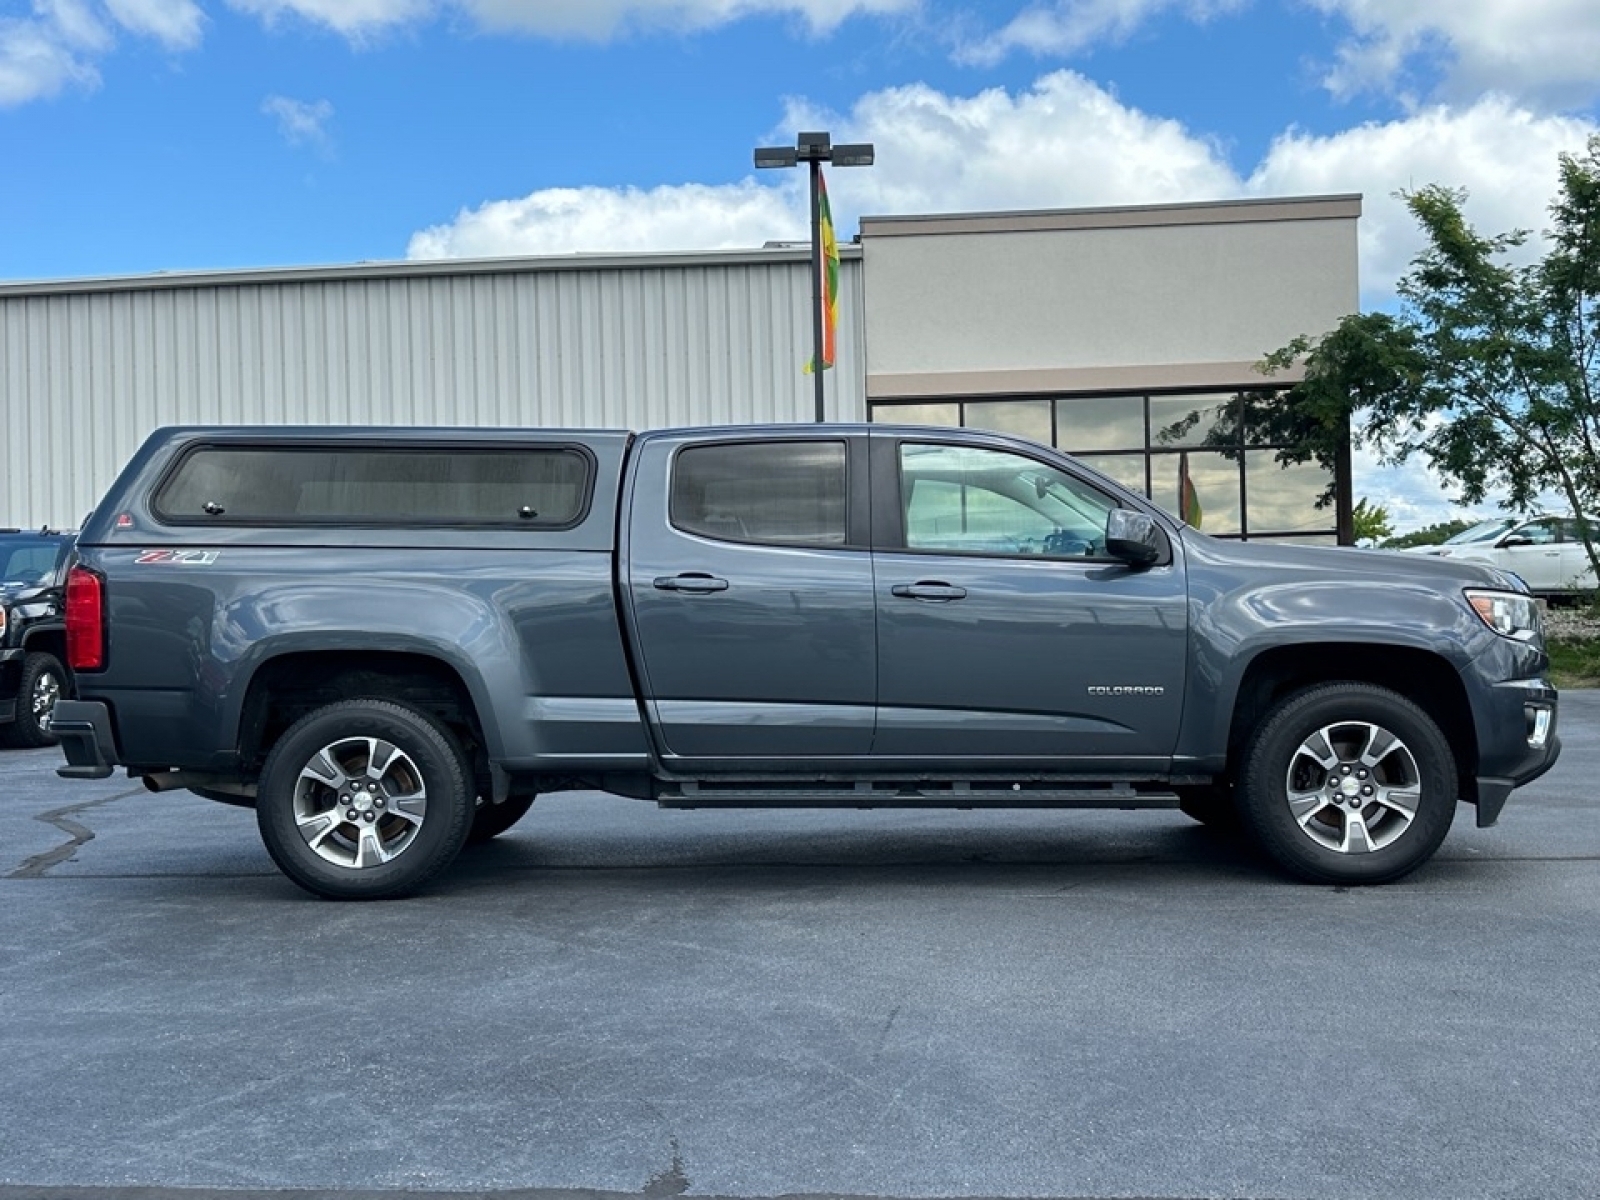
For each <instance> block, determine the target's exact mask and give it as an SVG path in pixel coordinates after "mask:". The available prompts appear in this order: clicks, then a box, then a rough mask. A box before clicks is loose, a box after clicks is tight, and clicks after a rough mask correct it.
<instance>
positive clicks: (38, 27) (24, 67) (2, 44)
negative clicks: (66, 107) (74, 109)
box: [0, 20, 100, 108]
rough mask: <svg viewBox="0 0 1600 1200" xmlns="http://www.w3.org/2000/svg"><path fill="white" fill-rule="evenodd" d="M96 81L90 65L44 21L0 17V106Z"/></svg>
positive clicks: (96, 72)
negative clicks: (1, 18)
mask: <svg viewBox="0 0 1600 1200" xmlns="http://www.w3.org/2000/svg"><path fill="white" fill-rule="evenodd" d="M99 82H100V73H99V72H98V71H96V70H95V69H94V66H93V64H91V63H90V62H88V61H87V60H86V59H84V58H83V57H82V56H81V55H79V54H78V53H77V52H76V50H75V49H74V47H73V46H72V45H71V44H69V43H68V41H67V40H66V39H65V38H64V37H62V36H61V34H60V32H59V31H58V30H56V29H55V28H53V27H52V26H51V25H50V24H48V23H47V22H44V21H29V20H20V21H19V20H0V108H11V107H14V106H16V105H19V104H26V103H27V102H28V101H30V100H40V99H43V98H44V97H46V96H54V95H55V94H56V93H57V92H59V91H61V90H62V89H63V88H65V87H67V86H69V85H76V86H78V87H83V88H92V87H95V86H96V85H97V84H98V83H99Z"/></svg>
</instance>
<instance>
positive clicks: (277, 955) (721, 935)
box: [0, 692, 1600, 1200]
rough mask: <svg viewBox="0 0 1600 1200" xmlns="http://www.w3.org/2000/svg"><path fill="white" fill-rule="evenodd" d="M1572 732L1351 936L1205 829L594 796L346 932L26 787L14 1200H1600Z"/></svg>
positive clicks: (167, 822) (1159, 819)
mask: <svg viewBox="0 0 1600 1200" xmlns="http://www.w3.org/2000/svg"><path fill="white" fill-rule="evenodd" d="M1563 702H1564V709H1563V718H1562V738H1563V741H1564V743H1565V753H1564V756H1563V759H1562V761H1561V763H1560V764H1559V765H1558V766H1557V768H1556V769H1555V770H1554V771H1553V772H1552V773H1551V774H1550V775H1548V776H1547V777H1546V778H1545V779H1543V780H1541V781H1539V782H1537V783H1536V784H1534V785H1532V786H1531V787H1529V788H1527V789H1524V790H1523V791H1521V792H1518V793H1517V794H1516V795H1515V796H1513V798H1512V801H1511V803H1510V804H1509V805H1508V806H1507V809H1506V812H1505V815H1504V817H1503V819H1502V820H1501V822H1500V825H1499V826H1498V827H1497V828H1495V829H1490V830H1479V829H1476V828H1474V826H1473V824H1472V813H1471V810H1470V809H1466V808H1463V809H1462V810H1461V812H1460V814H1459V817H1458V820H1457V824H1456V827H1455V830H1454V831H1453V832H1452V834H1451V836H1450V839H1449V840H1448V841H1447V842H1446V844H1445V846H1444V849H1443V851H1442V852H1441V853H1440V855H1439V856H1438V857H1437V858H1436V859H1435V860H1434V862H1432V863H1431V864H1429V865H1428V866H1427V867H1425V868H1424V869H1423V870H1421V871H1420V872H1418V873H1417V874H1415V875H1414V876H1412V877H1411V878H1410V879H1408V880H1406V881H1404V882H1402V883H1399V884H1394V885H1390V886H1388V887H1384V888H1376V889H1367V890H1353V891H1352V890H1344V889H1338V888H1326V887H1310V886H1305V885H1299V884H1293V883H1288V882H1285V881H1283V880H1281V879H1280V878H1278V877H1277V876H1275V875H1273V874H1271V873H1270V871H1269V870H1268V869H1267V868H1266V867H1265V866H1263V865H1262V864H1261V863H1259V862H1258V861H1257V860H1256V859H1255V858H1254V857H1253V856H1252V855H1250V854H1249V853H1248V852H1246V851H1245V850H1244V849H1242V848H1241V847H1239V846H1238V845H1235V844H1233V843H1231V842H1229V841H1228V840H1227V839H1224V838H1220V837H1218V836H1216V835H1214V834H1212V833H1210V832H1208V831H1206V830H1203V829H1201V828H1200V827H1198V826H1196V825H1193V824H1192V823H1191V822H1189V821H1188V820H1187V819H1186V818H1184V817H1182V816H1181V815H1179V814H1177V813H1144V814H1136V813H1098V812H1096V813H1070V812H1068V813H1056V812H1044V813H1039V812H1018V813H997V814H972V813H966V814H945V813H918V812H910V813H884V812H876V813H855V812H851V813H836V814H829V813H817V812H787V813H783V812H779V813H773V812H750V813H743V812H740V813H711V812H698V813H676V812H664V811H659V810H657V809H655V808H653V807H651V806H649V805H645V804H641V803H639V802H636V801H624V800H613V799H610V798H606V797H601V796H595V795H573V796H559V797H550V798H546V799H542V800H541V801H540V802H539V803H538V804H537V805H535V807H534V810H533V812H532V813H531V814H530V815H529V817H528V818H527V819H526V820H525V821H524V822H523V823H522V824H520V825H519V826H517V828H516V829H514V830H513V831H512V832H511V833H510V834H508V835H506V836H505V837H504V838H502V839H500V840H499V841H498V842H496V843H494V844H492V845H490V846H486V847H483V848H480V849H477V850H474V851H470V852H468V854H467V855H465V856H463V858H462V860H461V861H460V862H459V863H458V864H457V865H456V867H455V868H454V869H453V870H452V872H451V873H450V874H449V875H448V876H447V877H446V878H445V879H444V880H443V882H442V883H441V884H440V885H438V886H436V887H435V888H434V889H432V890H431V891H430V892H429V893H428V894H426V895H425V896H422V897H419V898H417V899H414V900H410V901H404V902H398V903H392V904H378V905H341V904H332V903H326V902H320V901H316V900H313V899H311V898H309V897H307V896H305V895H304V894H303V893H301V892H299V891H298V890H297V889H296V888H294V887H293V886H292V885H291V884H289V883H288V882H287V881H286V880H284V879H283V878H282V877H280V876H279V875H278V874H277V873H276V871H275V870H274V869H273V868H272V866H271V864H270V862H269V861H268V860H267V857H266V855H265V852H264V851H263V850H262V849H261V848H260V844H259V842H258V840H257V837H256V833H255V826H254V818H253V816H252V814H250V813H249V812H247V811H243V810H238V809H230V808H227V807H225V806H221V805H217V804H214V803H211V802H209V801H205V800H201V799H199V798H197V797H193V796H190V795H189V794H188V793H184V792H178V793H168V794H164V795H159V796H156V795H149V794H147V793H145V792H144V791H143V790H142V789H135V788H133V787H130V785H129V783H128V781H127V780H119V779H111V780H106V781H104V782H102V783H98V784H82V783H68V782H66V781H62V780H59V779H57V778H56V777H55V775H54V774H53V770H54V767H55V766H56V765H57V763H58V761H59V757H58V755H57V754H56V753H55V752H52V751H8V752H3V753H0V913H3V914H4V915H3V917H0V1200H21V1198H23V1197H28V1198H32V1197H43V1196H52V1197H55V1196H62V1195H77V1196H81V1197H95V1196H112V1195H115V1196H132V1195H139V1196H141V1197H145V1198H149V1197H151V1196H153V1195H165V1194H167V1190H168V1189H203V1190H201V1191H198V1192H186V1193H184V1194H185V1196H186V1197H188V1198H189V1200H203V1198H204V1197H206V1196H208V1195H210V1194H211V1193H212V1192H215V1193H217V1194H219V1195H220V1194H225V1195H227V1196H229V1197H235V1198H242V1197H244V1196H246V1195H256V1194H264V1193H266V1192H269V1191H271V1192H278V1193H281V1191H282V1190H283V1189H305V1190H307V1191H309V1192H312V1193H315V1194H316V1195H318V1196H330V1197H331V1196H336V1195H346V1194H353V1193H358V1192H385V1193H393V1192H398V1191H408V1192H413V1193H415V1192H453V1193H460V1194H470V1195H473V1196H482V1195H486V1194H491V1193H500V1192H506V1193H511V1194H515V1195H518V1196H522V1195H529V1196H533V1195H537V1196H546V1197H554V1196H556V1195H557V1194H566V1195H571V1194H573V1193H572V1192H571V1191H566V1192H563V1190H565V1189H572V1190H577V1191H582V1192H585V1193H586V1194H590V1195H593V1194H595V1193H615V1194H621V1195H634V1196H639V1195H643V1196H647V1197H665V1196H672V1195H677V1194H683V1193H687V1194H689V1195H694V1196H730V1197H732V1196H738V1197H753V1196H776V1195H795V1194H804V1195H821V1194H830V1195H850V1196H864V1197H865V1196H871V1197H934V1196H940V1197H945V1196H962V1197H966V1196H973V1197H978V1196H986V1197H1001V1196H1013V1197H1163V1198H1177V1197H1222V1196H1226V1197H1259V1198H1281V1200H1324V1198H1326V1200H1365V1198H1368V1197H1371V1198H1384V1200H1390V1198H1395V1197H1406V1198H1411V1200H1430V1198H1439V1200H1467V1198H1473V1197H1496V1198H1504V1197H1529V1198H1534V1197H1538V1198H1548V1197H1568V1196H1571V1197H1591V1196H1594V1195H1596V1194H1597V1193H1600V1082H1597V1078H1596V1074H1597V1064H1600V996H1597V980H1600V970H1597V968H1600V783H1597V781H1600V693H1595V692H1574V693H1569V694H1567V695H1566V696H1564V698H1563ZM66 1188H78V1189H94V1190H91V1191H83V1192H64V1191H63V1189H66ZM148 1188H155V1189H159V1190H158V1191H157V1192H155V1193H152V1192H149V1191H144V1190H142V1189H148Z"/></svg>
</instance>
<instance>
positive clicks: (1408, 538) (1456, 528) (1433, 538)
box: [1383, 520, 1477, 550]
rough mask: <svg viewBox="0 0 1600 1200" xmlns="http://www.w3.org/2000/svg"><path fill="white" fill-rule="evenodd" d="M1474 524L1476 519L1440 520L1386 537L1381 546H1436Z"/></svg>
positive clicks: (1404, 547) (1386, 547)
mask: <svg viewBox="0 0 1600 1200" xmlns="http://www.w3.org/2000/svg"><path fill="white" fill-rule="evenodd" d="M1476 524H1477V522H1476V521H1468V520H1459V521H1440V522H1439V523H1438V524H1436V525H1428V526H1426V527H1424V528H1422V529H1413V530H1412V531H1411V532H1410V533H1402V534H1401V535H1400V536H1399V537H1391V538H1388V539H1386V540H1385V541H1384V542H1383V548H1384V549H1385V550H1404V549H1406V548H1407V547H1410V546H1437V545H1439V544H1440V543H1441V542H1446V541H1449V540H1450V539H1451V538H1453V537H1455V535H1456V534H1458V533H1465V532H1466V531H1467V530H1469V529H1471V528H1472V527H1473V526H1474V525H1476Z"/></svg>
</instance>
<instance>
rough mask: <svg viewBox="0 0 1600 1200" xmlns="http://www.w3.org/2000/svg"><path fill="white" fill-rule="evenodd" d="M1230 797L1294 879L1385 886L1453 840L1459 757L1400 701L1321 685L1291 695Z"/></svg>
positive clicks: (1359, 688)
mask: <svg viewBox="0 0 1600 1200" xmlns="http://www.w3.org/2000/svg"><path fill="white" fill-rule="evenodd" d="M1238 799H1239V810H1240V816H1241V818H1242V819H1243V820H1244V823H1245V825H1246V827H1247V828H1248V829H1249V830H1250V832H1251V834H1252V835H1253V836H1254V838H1255V840H1256V842H1257V843H1258V844H1259V845H1260V846H1261V848H1262V849H1263V850H1264V851H1265V852H1266V853H1267V855H1268V856H1269V857H1271V858H1272V859H1273V861H1275V862H1276V863H1278V865H1280V866H1281V867H1283V868H1284V869H1285V870H1286V871H1288V872H1289V873H1290V874H1293V875H1296V876H1298V877H1300V878H1301V879H1305V880H1309V881H1311V882H1313V883H1339V884H1368V883H1387V882H1389V881H1390V880H1393V879H1398V878H1400V877H1401V876H1402V875H1405V874H1407V873H1409V872H1411V871H1413V870H1415V869H1416V868H1417V867H1419V866H1421V865H1422V864H1423V863H1424V862H1426V861H1427V860H1428V859H1429V858H1431V857H1432V856H1433V853H1434V851H1436V850H1437V849H1438V848H1439V844H1440V843H1441V842H1443V841H1444V838H1445V834H1447V833H1448V832H1449V831H1450V823H1451V821H1452V820H1454V818H1455V810H1456V803H1457V786H1456V766H1455V758H1454V756H1453V755H1452V754H1451V752H1450V746H1449V743H1448V742H1446V740H1445V737H1444V734H1443V733H1442V732H1440V730H1439V726H1438V725H1437V724H1436V723H1435V722H1434V721H1433V719H1432V718H1431V717H1429V716H1428V714H1427V713H1425V712H1424V711H1423V710H1422V709H1421V708H1419V707H1418V706H1417V705H1415V704H1413V703H1412V702H1411V701H1410V700H1408V699H1406V698H1405V697H1404V696H1401V695H1399V694H1398V693H1396V692H1391V691H1389V690H1388V689H1387V688H1381V687H1375V686H1373V685H1370V684H1362V683H1335V684H1326V685H1323V686H1321V687H1314V688H1309V689H1307V690H1305V691H1303V692H1299V693H1297V694H1296V695H1294V696H1291V697H1290V698H1289V699H1288V700H1286V701H1285V702H1284V703H1283V705H1282V706H1281V707H1280V708H1279V709H1278V710H1277V711H1276V712H1275V713H1274V714H1273V715H1272V716H1271V717H1269V718H1268V719H1267V720H1266V722H1265V723H1264V724H1263V725H1262V726H1261V728H1260V729H1259V730H1258V731H1257V732H1256V734H1255V736H1254V737H1253V738H1252V739H1251V741H1250V745H1249V748H1248V749H1247V750H1246V752H1245V757H1244V763H1243V770H1242V774H1241V786H1240V788H1239V793H1238Z"/></svg>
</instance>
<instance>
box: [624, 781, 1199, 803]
mask: <svg viewBox="0 0 1600 1200" xmlns="http://www.w3.org/2000/svg"><path fill="white" fill-rule="evenodd" d="M655 801H656V803H657V804H659V805H660V806H661V807H662V808H862V809H867V808H956V809H967V808H1123V809H1138V808H1176V807H1177V806H1178V797H1177V795H1176V794H1175V793H1173V792H1171V791H1168V790H1166V789H1165V788H1162V787H1136V786H1135V785H1133V784H1130V783H1111V784H1108V783H1103V782H1097V783H1084V784H1063V783H1048V784H1041V783H1034V782H1029V783H1000V782H995V781H989V780H985V781H984V782H982V783H978V784H973V783H962V782H954V783H926V782H918V783H876V782H865V783H856V784H836V785H833V786H831V787H830V786H829V785H827V784H825V783H824V784H817V783H801V784H795V785H793V786H777V787H774V786H773V785H772V784H771V782H770V781H764V782H762V783H759V784H736V783H728V784H713V785H710V786H707V785H705V784H697V783H690V782H684V783H676V784H668V785H665V786H663V787H662V788H661V790H659V791H658V792H657V793H656V796H655Z"/></svg>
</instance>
